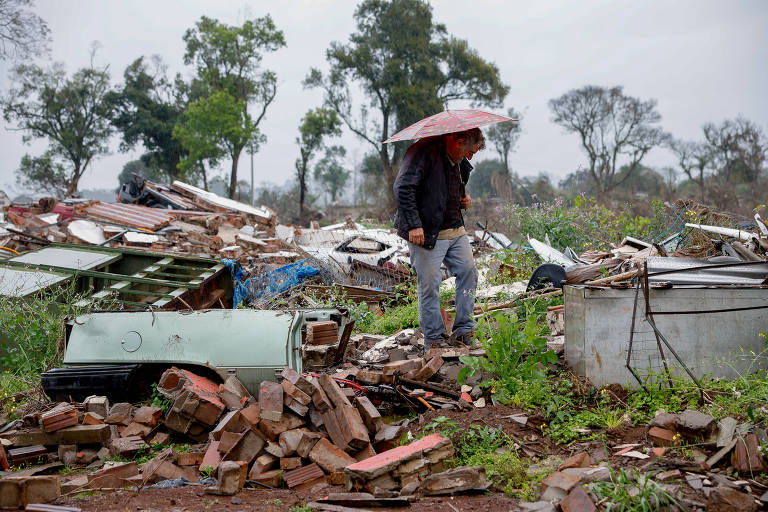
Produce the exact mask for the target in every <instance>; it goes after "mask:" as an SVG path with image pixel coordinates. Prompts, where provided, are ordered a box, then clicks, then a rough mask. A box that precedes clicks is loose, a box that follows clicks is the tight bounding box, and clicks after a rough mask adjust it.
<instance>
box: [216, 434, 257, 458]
mask: <svg viewBox="0 0 768 512" xmlns="http://www.w3.org/2000/svg"><path fill="white" fill-rule="evenodd" d="M264 444H265V442H264V438H263V437H261V435H260V434H258V433H257V432H255V431H253V430H250V429H249V430H247V431H246V432H245V433H244V434H243V436H242V437H241V438H240V439H239V440H238V442H237V443H236V444H235V445H234V446H233V447H232V449H230V450H229V451H228V452H227V453H226V455H224V457H222V460H225V461H227V460H230V461H236V460H242V461H245V462H248V463H250V462H251V461H252V460H253V459H255V458H256V457H257V456H258V455H259V454H260V453H261V451H262V449H263V448H264Z"/></svg>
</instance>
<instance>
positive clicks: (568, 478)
mask: <svg viewBox="0 0 768 512" xmlns="http://www.w3.org/2000/svg"><path fill="white" fill-rule="evenodd" d="M580 481H581V477H579V476H577V475H571V474H570V473H563V472H561V471H555V472H554V473H550V475H549V476H547V478H545V479H544V480H542V481H541V487H542V489H546V488H547V487H556V488H558V489H562V490H563V491H565V492H568V491H570V490H571V489H573V487H574V486H576V485H577V484H578V483H579V482H580Z"/></svg>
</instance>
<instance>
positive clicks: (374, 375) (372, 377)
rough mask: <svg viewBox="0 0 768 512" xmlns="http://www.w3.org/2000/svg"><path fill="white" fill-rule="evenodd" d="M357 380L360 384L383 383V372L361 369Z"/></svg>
mask: <svg viewBox="0 0 768 512" xmlns="http://www.w3.org/2000/svg"><path fill="white" fill-rule="evenodd" d="M355 380H356V381H357V382H359V383H360V384H368V385H376V384H381V380H382V376H381V372H377V371H375V370H359V371H358V372H357V375H356V376H355Z"/></svg>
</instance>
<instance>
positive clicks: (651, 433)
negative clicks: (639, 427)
mask: <svg viewBox="0 0 768 512" xmlns="http://www.w3.org/2000/svg"><path fill="white" fill-rule="evenodd" d="M648 439H650V440H651V441H652V442H653V444H654V445H656V446H672V445H674V444H675V433H674V432H672V431H671V430H667V429H666V428H661V427H651V428H650V429H648Z"/></svg>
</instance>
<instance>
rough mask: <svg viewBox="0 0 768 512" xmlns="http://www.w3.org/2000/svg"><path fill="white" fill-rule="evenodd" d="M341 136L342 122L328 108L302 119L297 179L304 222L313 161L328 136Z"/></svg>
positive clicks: (297, 142)
mask: <svg viewBox="0 0 768 512" xmlns="http://www.w3.org/2000/svg"><path fill="white" fill-rule="evenodd" d="M338 135H341V121H340V120H339V117H338V115H336V112H335V111H333V110H331V109H328V108H316V109H313V110H309V111H308V112H307V113H306V114H304V117H303V118H302V119H301V124H300V125H299V136H298V137H296V144H298V146H299V157H298V158H297V159H296V162H295V164H294V167H295V168H296V179H297V181H298V184H299V218H300V219H301V220H304V201H305V199H306V195H307V172H309V168H310V166H311V163H312V160H313V159H314V158H315V156H316V155H317V152H318V151H320V150H321V149H322V148H323V146H324V144H323V141H324V139H325V137H327V136H338Z"/></svg>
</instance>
